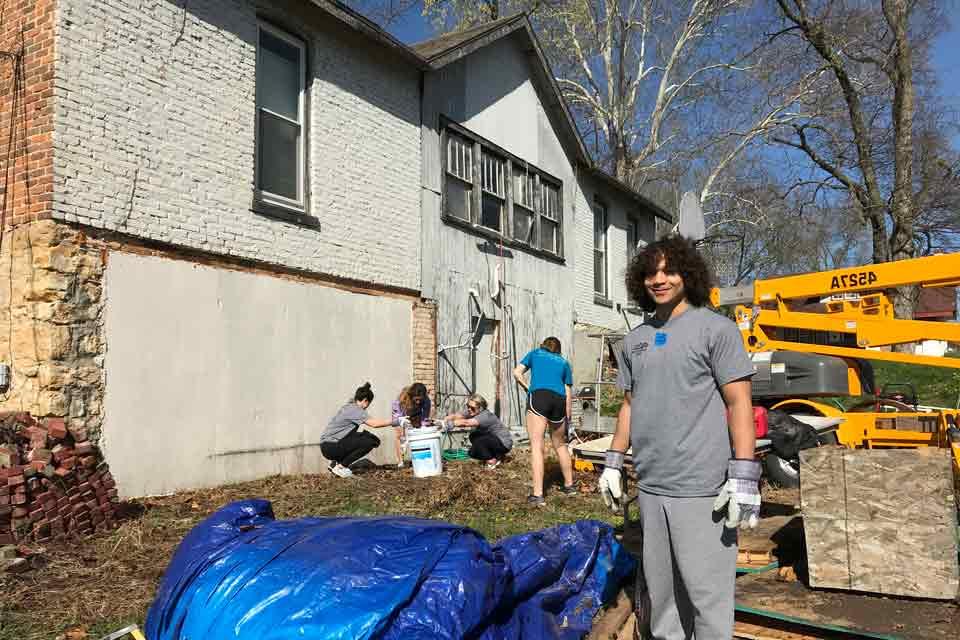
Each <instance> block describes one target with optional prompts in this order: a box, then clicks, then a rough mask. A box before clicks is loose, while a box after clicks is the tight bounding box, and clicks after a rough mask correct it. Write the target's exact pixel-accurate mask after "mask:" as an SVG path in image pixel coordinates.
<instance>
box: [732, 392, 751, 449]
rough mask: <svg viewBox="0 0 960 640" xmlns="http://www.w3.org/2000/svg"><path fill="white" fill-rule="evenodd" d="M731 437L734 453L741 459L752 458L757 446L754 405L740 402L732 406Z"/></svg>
mask: <svg viewBox="0 0 960 640" xmlns="http://www.w3.org/2000/svg"><path fill="white" fill-rule="evenodd" d="M730 439H731V440H732V441H733V455H734V457H735V458H738V459H740V460H751V459H752V458H753V457H754V455H755V453H756V447H757V433H756V429H755V428H754V426H753V407H752V406H751V405H749V404H747V405H744V404H742V403H741V404H738V405H736V406H733V407H731V408H730Z"/></svg>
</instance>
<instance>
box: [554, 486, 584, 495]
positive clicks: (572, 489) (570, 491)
mask: <svg viewBox="0 0 960 640" xmlns="http://www.w3.org/2000/svg"><path fill="white" fill-rule="evenodd" d="M557 491H559V492H560V493H562V494H563V495H565V496H575V495H577V494H578V493H580V490H579V489H577V485H576V484H572V485H570V486H569V487H568V486H566V485H563V486H562V487H559V488H558V489H557Z"/></svg>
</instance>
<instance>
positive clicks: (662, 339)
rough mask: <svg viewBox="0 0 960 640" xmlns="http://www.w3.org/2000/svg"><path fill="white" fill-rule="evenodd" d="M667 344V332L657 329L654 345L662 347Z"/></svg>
mask: <svg viewBox="0 0 960 640" xmlns="http://www.w3.org/2000/svg"><path fill="white" fill-rule="evenodd" d="M665 344H667V334H665V333H663V332H662V331H657V333H655V334H654V336H653V346H655V347H662V346H663V345H665Z"/></svg>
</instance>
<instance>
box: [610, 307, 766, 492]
mask: <svg viewBox="0 0 960 640" xmlns="http://www.w3.org/2000/svg"><path fill="white" fill-rule="evenodd" d="M617 361H618V366H619V372H618V375H617V386H619V387H620V388H621V389H623V390H624V391H629V392H631V393H632V402H631V404H630V446H631V447H633V453H632V456H633V461H634V464H635V466H636V470H637V477H638V486H639V487H640V489H642V490H643V491H646V492H647V493H653V494H658V495H664V496H674V497H698V496H711V495H717V493H718V492H719V490H720V487H721V486H722V485H723V483H724V481H725V480H726V471H727V460H728V459H729V458H730V457H731V455H732V453H733V446H732V444H731V441H730V433H729V428H728V426H727V416H726V404H725V403H724V401H723V396H722V395H721V394H720V386H721V385H724V384H727V383H728V382H733V381H734V380H739V379H741V378H746V377H749V376H752V375H753V374H754V368H753V364H752V363H751V362H750V358H749V357H747V352H746V349H745V348H744V346H743V339H742V338H741V336H740V332H739V331H738V330H737V326H736V325H735V324H734V323H733V322H732V321H731V320H728V319H727V318H724V317H723V316H721V315H718V314H716V313H714V312H713V311H710V310H709V309H706V308H704V307H692V306H691V307H689V308H688V309H687V310H686V311H684V312H683V313H681V314H680V315H678V316H676V317H673V318H670V319H669V320H667V321H666V322H664V323H661V322H660V321H659V320H657V319H656V318H655V317H654V318H650V319H649V320H647V321H646V322H645V323H644V324H642V325H640V326H639V327H637V328H635V329H634V330H633V331H631V332H630V333H629V334H627V336H626V337H625V338H624V339H623V342H622V344H621V346H620V349H618V353H617Z"/></svg>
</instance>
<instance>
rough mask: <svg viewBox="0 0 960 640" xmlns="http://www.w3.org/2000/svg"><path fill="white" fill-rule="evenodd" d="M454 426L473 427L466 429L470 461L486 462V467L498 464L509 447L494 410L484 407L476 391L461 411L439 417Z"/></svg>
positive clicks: (506, 432) (509, 438) (506, 431)
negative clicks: (468, 438)
mask: <svg viewBox="0 0 960 640" xmlns="http://www.w3.org/2000/svg"><path fill="white" fill-rule="evenodd" d="M443 421H444V422H445V423H447V424H448V425H452V426H454V427H473V431H471V432H470V451H469V452H468V455H469V456H470V457H471V458H473V459H474V460H480V461H482V462H485V463H486V467H487V469H496V468H497V467H498V466H500V463H501V462H502V461H503V458H504V456H506V455H507V454H508V453H509V452H510V449H512V448H513V437H512V436H511V435H510V429H508V428H507V427H506V426H505V425H504V424H503V423H502V422H501V421H500V418H498V417H497V415H496V414H495V413H493V412H492V411H490V410H489V409H487V400H486V398H484V397H483V396H482V395H480V394H479V393H475V394H473V395H472V396H470V397H469V398H468V399H467V409H466V411H464V412H463V413H451V414H450V415H448V416H447V417H446V418H444V419H443Z"/></svg>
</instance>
